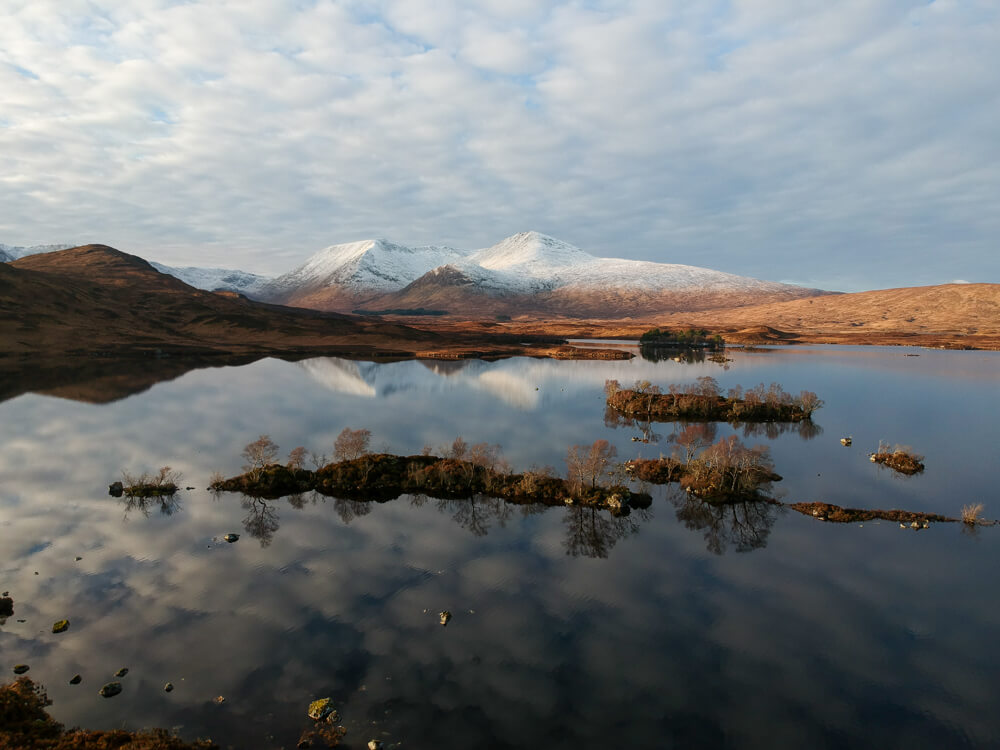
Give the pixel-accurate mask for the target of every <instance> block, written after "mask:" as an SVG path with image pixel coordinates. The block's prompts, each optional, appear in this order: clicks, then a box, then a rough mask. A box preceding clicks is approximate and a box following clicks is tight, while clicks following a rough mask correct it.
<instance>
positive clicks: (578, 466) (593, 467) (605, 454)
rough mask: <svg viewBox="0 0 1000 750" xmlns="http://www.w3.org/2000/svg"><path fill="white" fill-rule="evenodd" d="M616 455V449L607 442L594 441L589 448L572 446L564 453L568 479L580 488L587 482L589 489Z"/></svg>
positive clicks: (595, 484) (594, 484)
mask: <svg viewBox="0 0 1000 750" xmlns="http://www.w3.org/2000/svg"><path fill="white" fill-rule="evenodd" d="M617 455H618V449H617V448H615V446H613V445H612V444H611V443H609V442H608V441H607V440H595V441H594V444H593V445H591V446H586V445H574V446H573V447H571V448H570V449H569V451H568V452H567V453H566V466H567V469H568V474H569V479H570V481H571V482H573V483H574V484H576V485H577V487H578V488H582V487H583V486H584V485H585V484H586V483H587V482H588V481H589V482H590V486H591V487H596V486H597V480H598V479H599V478H600V477H601V476H603V475H604V474H605V472H606V471H607V469H608V466H609V464H610V463H611V462H612V460H613V459H614V458H615V457H616V456H617Z"/></svg>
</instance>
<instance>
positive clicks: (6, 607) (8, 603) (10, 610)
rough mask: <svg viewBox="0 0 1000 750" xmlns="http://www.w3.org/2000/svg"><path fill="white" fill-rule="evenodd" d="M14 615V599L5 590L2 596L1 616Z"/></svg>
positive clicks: (0, 597)
mask: <svg viewBox="0 0 1000 750" xmlns="http://www.w3.org/2000/svg"><path fill="white" fill-rule="evenodd" d="M13 615H14V600H13V599H11V598H10V597H9V596H7V593H6V592H4V595H3V596H0V617H12V616H13Z"/></svg>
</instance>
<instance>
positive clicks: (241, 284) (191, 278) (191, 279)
mask: <svg viewBox="0 0 1000 750" xmlns="http://www.w3.org/2000/svg"><path fill="white" fill-rule="evenodd" d="M150 265H151V266H152V267H153V268H155V269H156V270H157V271H159V272H160V273H166V274H169V275H170V276H173V277H175V278H178V279H180V280H181V281H183V282H184V283H185V284H187V285H188V286H193V287H194V288H195V289H204V290H205V291H209V292H215V291H218V290H220V289H222V290H225V291H227V292H239V293H240V294H245V295H247V296H248V297H256V296H257V294H258V293H259V292H260V290H261V289H262V288H263V287H264V286H266V285H267V284H269V283H270V282H271V278H270V277H269V276H260V275H258V274H255V273H248V272H247V271H234V270H232V269H229V268H198V267H195V266H186V267H183V268H175V267H173V266H165V265H163V264H162V263H155V262H153V261H150Z"/></svg>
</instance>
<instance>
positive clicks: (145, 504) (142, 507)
mask: <svg viewBox="0 0 1000 750" xmlns="http://www.w3.org/2000/svg"><path fill="white" fill-rule="evenodd" d="M118 502H120V503H121V504H122V506H124V508H125V518H124V520H126V521H127V520H128V517H129V515H130V514H131V513H132V512H133V511H138V512H139V513H141V514H142V516H143V518H149V516H150V514H151V513H152V512H153V511H154V510H159V511H160V515H163V516H172V515H174V513H177V512H178V511H179V510H180V509H181V507H182V506H181V499H180V496H179V495H178V494H177V493H176V492H175V493H174V494H173V495H154V496H151V497H139V496H137V495H123V496H122V497H121V498H119V500H118Z"/></svg>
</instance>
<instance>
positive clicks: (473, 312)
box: [0, 232, 828, 318]
mask: <svg viewBox="0 0 1000 750" xmlns="http://www.w3.org/2000/svg"><path fill="white" fill-rule="evenodd" d="M66 247H69V246H66V245H40V246H35V247H11V246H7V245H0V260H13V259H17V258H23V257H26V256H30V255H35V254H40V253H46V252H51V251H53V250H59V249H63V248H66ZM151 265H152V266H153V267H154V268H155V269H157V270H158V271H161V272H162V273H166V274H170V275H172V276H174V277H176V278H178V279H181V280H182V281H184V282H185V283H187V284H189V285H190V286H193V287H195V288H198V289H204V290H209V291H214V290H227V291H234V292H238V293H240V294H243V295H246V296H247V297H250V298H251V299H256V300H260V301H265V302H271V303H277V304H282V305H288V306H292V307H305V308H312V309H316V310H324V311H335V312H351V311H356V310H362V311H366V312H378V311H380V310H417V311H420V310H423V311H427V310H434V311H439V312H447V313H451V314H454V315H462V316H472V317H484V316H491V317H492V316H495V315H508V316H517V315H524V314H526V315H532V316H547V317H602V318H616V317H629V316H639V315H651V314H658V313H662V312H670V311H677V310H687V311H695V310H708V309H719V308H731V307H739V306H744V305H750V304H762V303H770V302H781V301H786V300H791V299H800V298H805V297H813V296H818V295H822V294H828V292H823V291H821V290H817V289H807V288H804V287H799V286H794V285H790V284H782V283H778V282H773V281H761V280H758V279H753V278H749V277H745V276H736V275H733V274H728V273H723V272H720V271H713V270H710V269H707V268H700V267H697V266H688V265H680V264H675V263H653V262H649V261H638V260H626V259H622V258H599V257H596V256H594V255H591V254H589V253H587V252H584V251H583V250H581V249H580V248H578V247H576V246H574V245H571V244H569V243H567V242H563V241H561V240H558V239H556V238H554V237H549V236H547V235H544V234H540V233H538V232H521V233H519V234H515V235H513V236H511V237H508V238H506V239H504V240H502V241H501V242H499V243H497V244H496V245H493V246H491V247H488V248H484V249H482V250H475V251H467V250H460V249H457V248H453V247H448V246H443V245H426V246H417V247H410V246H406V245H401V244H397V243H394V242H390V241H389V240H386V239H374V240H364V241H360V242H351V243H345V244H339V245H332V246H330V247H327V248H324V249H323V250H320V251H319V252H317V253H315V254H314V255H313V256H312V257H310V258H309V259H308V260H307V261H306V262H305V263H303V264H302V265H301V266H299V267H298V268H295V269H294V270H292V271H289V272H288V273H285V274H283V275H281V276H279V277H277V278H274V279H271V278H268V277H266V276H260V275H258V274H252V273H248V272H245V271H238V270H231V269H221V268H196V267H185V268H176V267H171V266H166V265H163V264H160V263H151Z"/></svg>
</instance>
